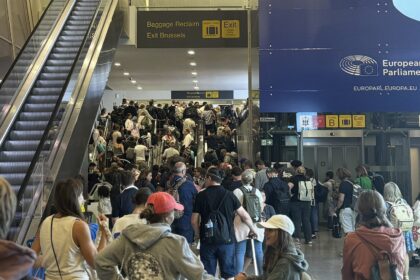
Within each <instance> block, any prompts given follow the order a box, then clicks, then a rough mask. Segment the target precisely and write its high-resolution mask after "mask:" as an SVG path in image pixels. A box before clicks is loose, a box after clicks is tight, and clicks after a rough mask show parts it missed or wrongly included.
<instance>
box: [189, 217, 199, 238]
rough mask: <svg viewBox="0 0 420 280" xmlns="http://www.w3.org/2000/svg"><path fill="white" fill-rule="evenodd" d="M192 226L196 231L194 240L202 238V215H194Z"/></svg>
mask: <svg viewBox="0 0 420 280" xmlns="http://www.w3.org/2000/svg"><path fill="white" fill-rule="evenodd" d="M191 224H192V227H193V229H194V240H196V239H198V237H199V236H200V214H198V213H192V216H191Z"/></svg>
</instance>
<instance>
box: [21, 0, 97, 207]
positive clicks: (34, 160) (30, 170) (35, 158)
mask: <svg viewBox="0 0 420 280" xmlns="http://www.w3.org/2000/svg"><path fill="white" fill-rule="evenodd" d="M100 3H101V1H99V3H98V6H97V8H96V11H95V14H94V15H93V16H92V19H91V22H90V25H89V28H88V29H87V30H86V33H85V35H84V36H83V40H82V43H81V45H80V47H79V49H78V51H77V55H76V57H75V59H74V61H73V64H72V66H71V68H70V71H69V74H68V75H67V78H66V81H65V83H64V85H63V89H62V90H61V92H60V95H59V97H58V99H57V102H56V104H55V107H54V110H53V112H52V114H51V117H50V119H49V120H48V124H47V126H46V128H45V131H44V134H43V135H42V138H41V140H40V142H39V144H38V147H37V149H36V151H35V154H34V156H33V158H32V160H31V164H30V165H29V168H28V171H27V172H26V175H25V178H24V179H23V182H22V185H21V187H20V188H19V192H18V194H17V201H18V205H19V204H20V201H21V200H22V198H23V196H24V194H25V191H26V188H27V186H28V183H29V180H30V178H31V175H32V173H33V171H34V169H35V166H36V163H37V162H38V158H39V156H40V154H41V152H42V150H43V147H44V144H45V142H46V141H47V139H48V135H49V132H50V130H51V128H52V126H53V123H54V119H55V117H56V115H57V113H58V110H59V108H60V105H61V102H62V100H63V97H64V95H65V93H66V91H67V87H68V85H69V83H70V81H71V78H72V76H73V71H74V69H75V68H76V65H77V63H78V62H79V59H80V55H81V54H82V51H83V49H84V47H85V44H86V42H87V40H88V35H89V34H90V32H91V30H92V27H93V26H94V23H95V20H94V19H95V18H96V17H97V13H98V11H99V10H100V9H99V8H100ZM73 9H74V8H73ZM72 11H73V10H72Z"/></svg>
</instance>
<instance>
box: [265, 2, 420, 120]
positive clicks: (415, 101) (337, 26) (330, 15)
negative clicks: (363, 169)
mask: <svg viewBox="0 0 420 280" xmlns="http://www.w3.org/2000/svg"><path fill="white" fill-rule="evenodd" d="M259 18H260V22H259V24H260V34H259V36H260V99H261V112H405V111H406V112H418V111H420V35H419V34H420V33H419V31H420V2H418V1H414V0H393V1H392V0H385V1H382V0H381V1H367V0H282V1H278V0H261V1H260V17H259Z"/></svg>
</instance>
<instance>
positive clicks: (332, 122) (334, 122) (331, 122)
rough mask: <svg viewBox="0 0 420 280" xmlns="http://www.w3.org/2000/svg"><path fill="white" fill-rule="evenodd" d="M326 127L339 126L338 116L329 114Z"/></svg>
mask: <svg viewBox="0 0 420 280" xmlns="http://www.w3.org/2000/svg"><path fill="white" fill-rule="evenodd" d="M325 126H326V128H338V116H337V115H327V116H326V125H325Z"/></svg>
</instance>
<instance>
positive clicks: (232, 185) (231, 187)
mask: <svg viewBox="0 0 420 280" xmlns="http://www.w3.org/2000/svg"><path fill="white" fill-rule="evenodd" d="M241 186H242V182H241V180H239V181H232V182H230V184H229V185H227V186H225V187H226V189H227V190H230V191H231V192H233V191H234V190H236V189H237V188H240V187H241Z"/></svg>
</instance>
